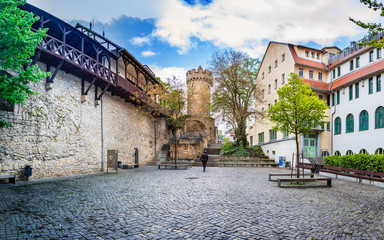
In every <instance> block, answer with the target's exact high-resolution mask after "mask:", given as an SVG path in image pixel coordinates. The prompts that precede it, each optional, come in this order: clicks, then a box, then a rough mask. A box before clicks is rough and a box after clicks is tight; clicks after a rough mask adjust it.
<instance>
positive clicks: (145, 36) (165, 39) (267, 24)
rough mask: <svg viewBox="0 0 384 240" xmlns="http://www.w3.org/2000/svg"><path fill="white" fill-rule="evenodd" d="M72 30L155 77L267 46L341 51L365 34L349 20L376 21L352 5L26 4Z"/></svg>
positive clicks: (55, 0) (348, 0)
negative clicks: (113, 46)
mask: <svg viewBox="0 0 384 240" xmlns="http://www.w3.org/2000/svg"><path fill="white" fill-rule="evenodd" d="M27 2H28V3H31V4H33V5H35V6H37V7H39V8H41V9H43V10H45V11H47V12H49V13H51V14H53V15H55V16H57V17H59V18H61V19H63V20H65V21H67V22H69V23H71V24H75V23H77V22H80V23H82V24H85V25H87V26H88V25H89V22H91V21H92V22H94V29H95V30H96V31H98V32H100V33H101V32H102V31H103V30H104V31H105V34H106V37H107V38H109V39H110V40H112V41H114V42H116V43H118V44H119V45H121V46H123V47H125V48H126V49H127V50H128V51H129V52H131V53H132V54H133V55H134V56H135V57H136V58H137V59H138V60H139V61H140V62H142V63H143V64H146V65H148V66H150V67H151V68H152V70H153V71H154V72H155V74H156V75H157V76H160V77H162V78H167V77H171V76H172V75H175V76H176V77H178V78H180V80H185V72H186V71H187V70H189V69H193V68H197V67H198V66H199V65H201V66H202V67H203V68H207V67H208V65H207V61H208V60H209V59H210V57H211V56H212V54H213V53H214V52H216V51H218V50H222V49H226V48H233V49H235V50H240V51H245V52H247V53H248V54H249V55H251V56H252V57H257V58H260V59H261V58H262V56H263V54H264V51H265V50H266V46H267V45H268V42H269V41H279V42H288V43H293V44H302V45H307V46H310V47H315V48H321V47H323V46H330V45H336V46H338V47H340V48H344V47H346V46H347V45H348V43H349V42H350V41H352V40H358V39H359V38H361V37H362V36H363V35H364V34H365V33H366V31H365V30H362V29H360V28H358V27H357V26H355V25H354V24H353V23H351V22H350V21H349V20H348V18H349V17H350V16H353V17H355V18H358V19H362V20H365V21H370V22H372V21H377V20H378V19H377V18H378V14H375V13H374V12H373V11H372V10H369V9H367V8H366V7H365V6H364V5H363V4H361V3H360V2H359V1H358V0H284V1H281V0H140V1H137V0H108V1H106V0H65V1H63V0H27Z"/></svg>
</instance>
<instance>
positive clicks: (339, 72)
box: [337, 67, 341, 77]
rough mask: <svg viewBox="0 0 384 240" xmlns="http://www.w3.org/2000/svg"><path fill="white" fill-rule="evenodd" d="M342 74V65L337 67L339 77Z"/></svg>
mask: <svg viewBox="0 0 384 240" xmlns="http://www.w3.org/2000/svg"><path fill="white" fill-rule="evenodd" d="M340 75H341V69H340V67H337V77H340Z"/></svg>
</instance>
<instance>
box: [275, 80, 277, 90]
mask: <svg viewBox="0 0 384 240" xmlns="http://www.w3.org/2000/svg"><path fill="white" fill-rule="evenodd" d="M276 88H277V79H275V89H276Z"/></svg>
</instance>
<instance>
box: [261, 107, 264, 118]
mask: <svg viewBox="0 0 384 240" xmlns="http://www.w3.org/2000/svg"><path fill="white" fill-rule="evenodd" d="M261 115H263V117H264V108H261Z"/></svg>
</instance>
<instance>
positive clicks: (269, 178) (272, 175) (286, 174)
mask: <svg viewBox="0 0 384 240" xmlns="http://www.w3.org/2000/svg"><path fill="white" fill-rule="evenodd" d="M290 176H296V173H294V174H290V173H270V174H268V181H272V182H277V179H273V180H272V177H290ZM300 176H303V174H300ZM304 176H310V177H311V178H313V177H314V176H315V174H314V173H308V174H304Z"/></svg>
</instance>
